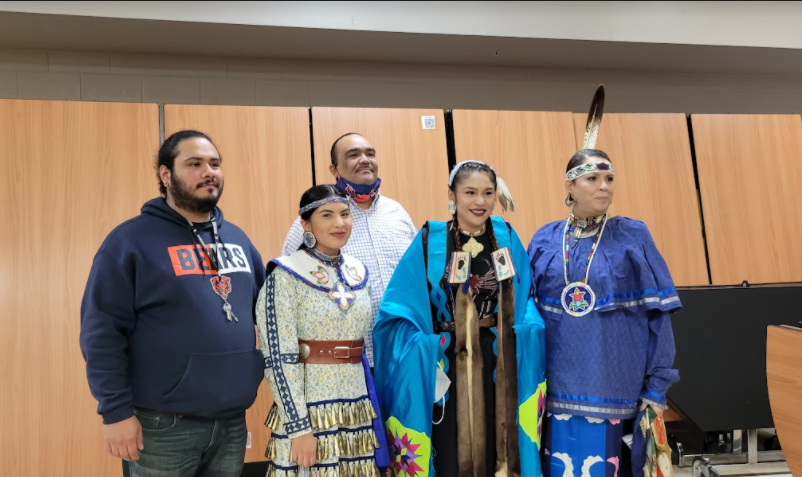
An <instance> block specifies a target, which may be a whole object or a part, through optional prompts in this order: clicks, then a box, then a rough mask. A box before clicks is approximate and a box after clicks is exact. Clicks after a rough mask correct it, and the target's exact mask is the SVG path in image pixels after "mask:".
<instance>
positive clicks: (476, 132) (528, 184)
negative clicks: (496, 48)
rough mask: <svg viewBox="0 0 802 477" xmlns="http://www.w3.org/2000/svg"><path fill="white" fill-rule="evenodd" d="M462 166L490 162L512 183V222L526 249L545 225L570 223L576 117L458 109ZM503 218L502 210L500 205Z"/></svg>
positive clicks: (456, 129) (456, 123) (508, 215)
mask: <svg viewBox="0 0 802 477" xmlns="http://www.w3.org/2000/svg"><path fill="white" fill-rule="evenodd" d="M452 114H453V119H454V142H455V147H456V153H457V162H460V161H464V160H466V159H478V160H481V161H485V162H487V163H489V164H490V165H491V166H493V168H494V169H495V170H496V171H497V172H498V174H499V175H500V176H501V177H502V178H503V179H504V180H505V181H506V182H507V185H508V186H509V188H510V191H511V192H512V196H513V198H514V199H515V212H507V213H506V214H505V215H504V218H505V219H506V220H507V221H508V222H510V223H511V224H512V225H513V227H514V228H515V230H516V231H517V232H518V235H519V236H520V238H521V241H522V242H523V244H524V247H526V246H528V245H529V241H530V240H531V239H532V236H533V235H534V233H535V232H536V231H537V229H539V228H540V227H541V226H543V225H545V224H547V223H549V222H552V221H554V220H559V219H565V218H566V217H567V215H568V208H567V207H566V206H565V203H564V202H563V200H564V199H565V189H564V185H563V180H564V179H563V178H564V177H565V166H566V164H567V163H568V160H569V159H570V158H571V156H572V155H573V154H574V153H575V152H576V147H575V144H574V123H573V119H572V116H571V113H565V112H531V111H470V110H455V111H454V112H453V113H452ZM496 213H497V214H501V206H496Z"/></svg>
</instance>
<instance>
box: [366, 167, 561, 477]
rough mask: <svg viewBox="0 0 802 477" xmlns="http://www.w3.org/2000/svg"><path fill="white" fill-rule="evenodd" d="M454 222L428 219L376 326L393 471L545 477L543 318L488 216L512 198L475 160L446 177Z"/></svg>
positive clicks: (516, 250)
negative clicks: (542, 462)
mask: <svg viewBox="0 0 802 477" xmlns="http://www.w3.org/2000/svg"><path fill="white" fill-rule="evenodd" d="M448 185H449V198H450V201H449V210H450V212H451V214H452V215H453V220H451V221H449V222H447V223H446V222H436V221H429V222H427V223H426V224H425V225H424V226H423V227H422V228H421V230H420V232H419V233H418V235H417V237H416V238H415V240H414V241H413V242H412V244H411V245H410V247H409V249H408V250H407V252H406V254H405V255H404V257H403V258H402V259H401V262H400V263H399V264H398V267H397V268H396V270H395V272H394V274H393V277H392V279H391V280H390V283H389V285H388V287H387V290H386V291H385V294H384V299H383V301H382V305H381V307H380V309H379V314H378V317H377V320H376V324H375V327H374V353H375V375H376V384H377V387H378V390H379V396H380V399H381V409H382V415H383V416H385V417H386V418H387V421H386V425H387V433H388V437H389V442H390V451H391V468H392V470H393V474H394V475H396V476H402V477H406V476H409V477H425V476H434V475H435V473H436V474H437V476H438V477H450V476H459V477H490V476H493V475H511V476H518V475H525V476H535V477H538V476H540V475H541V471H540V457H539V454H538V453H539V450H540V436H541V428H542V418H543V406H544V397H545V391H546V384H545V377H544V376H545V373H544V363H545V350H544V345H543V343H544V330H543V327H544V325H543V319H542V318H541V317H540V314H539V313H538V311H537V308H536V307H535V306H534V302H533V300H532V298H531V278H530V271H529V259H528V256H527V254H526V250H525V249H524V247H523V245H522V244H521V241H520V239H519V238H518V235H517V234H516V233H515V231H514V230H513V229H512V227H511V226H510V225H509V224H508V223H506V222H505V221H504V220H503V219H501V218H500V217H491V215H492V213H493V208H494V205H495V200H496V198H498V199H499V202H500V203H501V204H502V208H503V209H504V210H507V208H510V209H511V208H512V198H511V197H510V195H509V191H508V190H507V188H506V186H505V185H504V182H503V181H502V180H501V178H499V177H497V176H496V173H495V171H494V170H493V169H492V168H491V167H490V166H488V165H487V164H485V163H483V162H479V161H465V162H461V163H459V164H457V166H456V167H455V168H454V169H453V170H452V172H451V176H450V178H449V184H448Z"/></svg>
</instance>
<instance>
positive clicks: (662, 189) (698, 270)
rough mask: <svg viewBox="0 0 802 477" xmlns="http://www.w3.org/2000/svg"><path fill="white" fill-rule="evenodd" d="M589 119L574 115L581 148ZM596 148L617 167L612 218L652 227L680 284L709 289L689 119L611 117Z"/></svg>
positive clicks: (676, 116)
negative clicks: (615, 216)
mask: <svg viewBox="0 0 802 477" xmlns="http://www.w3.org/2000/svg"><path fill="white" fill-rule="evenodd" d="M587 117H588V116H587V114H575V115H574V125H575V127H574V131H575V134H576V148H577V150H579V149H581V148H582V141H583V138H584V135H585V124H586V122H587ZM596 148H597V149H601V150H603V151H604V152H606V153H607V154H608V155H609V156H610V159H612V161H613V164H614V166H615V171H616V174H615V183H616V187H615V197H614V198H613V205H612V206H611V207H610V212H611V214H613V215H622V216H625V217H630V218H633V219H637V220H640V221H642V222H644V223H646V225H647V226H648V227H649V231H650V232H651V233H652V237H653V238H654V241H655V243H656V244H657V247H658V249H659V250H660V252H661V253H662V255H663V257H664V258H665V259H666V262H667V263H668V268H669V270H670V271H671V276H672V277H673V278H674V283H675V284H677V285H679V286H694V285H708V284H709V283H710V281H709V279H708V276H707V261H706V259H705V249H704V240H703V238H702V220H701V216H700V214H699V201H698V196H697V192H696V184H695V180H694V176H693V159H692V158H691V145H690V138H689V135H688V122H687V118H686V116H685V115H684V114H605V115H604V119H603V120H602V127H601V132H600V133H599V140H598V142H597V144H596Z"/></svg>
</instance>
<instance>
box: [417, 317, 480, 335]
mask: <svg viewBox="0 0 802 477" xmlns="http://www.w3.org/2000/svg"><path fill="white" fill-rule="evenodd" d="M477 323H478V324H479V328H492V327H494V326H496V315H490V316H488V317H487V318H482V319H481V320H479V321H478V322H477ZM432 325H433V327H434V332H435V333H443V332H446V331H448V332H451V333H454V332H455V331H456V329H457V328H456V325H455V324H454V322H453V321H435V322H434V323H433V324H432Z"/></svg>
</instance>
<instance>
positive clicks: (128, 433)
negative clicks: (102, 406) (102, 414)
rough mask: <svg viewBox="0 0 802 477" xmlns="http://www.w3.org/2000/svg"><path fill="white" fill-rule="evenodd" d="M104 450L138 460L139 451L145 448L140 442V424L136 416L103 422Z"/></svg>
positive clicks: (123, 457) (114, 454) (124, 457)
mask: <svg viewBox="0 0 802 477" xmlns="http://www.w3.org/2000/svg"><path fill="white" fill-rule="evenodd" d="M103 434H104V435H105V436H106V450H107V451H108V453H109V454H111V455H113V456H114V457H119V458H120V459H124V460H128V461H131V460H139V451H141V450H142V449H144V448H145V446H144V445H143V442H142V425H141V424H139V419H137V417H136V416H131V417H129V418H128V419H126V420H124V421H120V422H115V423H114V424H104V425H103Z"/></svg>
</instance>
